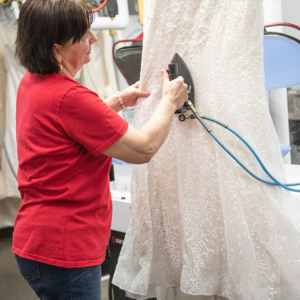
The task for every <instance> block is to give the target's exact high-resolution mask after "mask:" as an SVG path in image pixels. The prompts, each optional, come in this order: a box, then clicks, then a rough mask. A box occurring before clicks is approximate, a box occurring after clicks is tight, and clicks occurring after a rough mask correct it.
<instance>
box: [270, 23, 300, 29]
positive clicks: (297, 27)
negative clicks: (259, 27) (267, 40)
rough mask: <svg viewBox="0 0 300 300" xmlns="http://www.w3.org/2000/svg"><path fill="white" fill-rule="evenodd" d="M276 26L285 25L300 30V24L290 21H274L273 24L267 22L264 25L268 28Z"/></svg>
mask: <svg viewBox="0 0 300 300" xmlns="http://www.w3.org/2000/svg"><path fill="white" fill-rule="evenodd" d="M276 26H287V27H292V28H295V29H297V30H299V31H300V26H297V25H295V24H292V23H285V22H283V23H274V24H268V25H265V28H268V27H276Z"/></svg>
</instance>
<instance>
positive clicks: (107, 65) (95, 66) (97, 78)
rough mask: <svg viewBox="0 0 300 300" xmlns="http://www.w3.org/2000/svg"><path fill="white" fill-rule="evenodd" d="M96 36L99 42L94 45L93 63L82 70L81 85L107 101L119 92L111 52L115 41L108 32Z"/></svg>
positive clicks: (100, 32)
mask: <svg viewBox="0 0 300 300" xmlns="http://www.w3.org/2000/svg"><path fill="white" fill-rule="evenodd" d="M96 36H97V38H98V41H97V42H96V43H94V44H93V45H92V52H91V55H90V57H91V61H90V63H89V64H86V65H84V66H83V68H82V70H81V83H82V85H84V86H86V87H87V88H89V89H90V90H92V91H94V92H96V93H97V94H98V95H99V97H100V98H101V99H106V98H108V97H110V96H112V95H113V94H115V93H117V91H118V87H117V79H116V72H115V67H114V63H113V57H112V51H111V49H112V47H113V39H112V37H111V36H110V34H109V31H108V30H103V31H99V32H97V33H96Z"/></svg>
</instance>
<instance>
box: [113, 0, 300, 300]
mask: <svg viewBox="0 0 300 300" xmlns="http://www.w3.org/2000/svg"><path fill="white" fill-rule="evenodd" d="M144 4H145V12H144V18H145V19H144V35H145V37H144V49H143V59H142V69H141V87H142V88H143V89H147V90H149V91H150V93H151V95H150V97H149V98H147V99H145V100H142V99H141V100H140V101H139V103H138V105H137V107H136V110H135V114H136V115H135V124H136V127H137V128H140V127H141V126H143V124H145V122H146V121H147V120H148V119H149V118H150V116H151V115H152V113H153V111H154V110H155V108H156V107H157V105H158V103H159V102H160V100H161V95H162V77H161V74H160V70H161V69H162V68H164V69H166V68H167V66H168V63H170V61H171V59H172V57H173V55H174V54H175V52H177V53H178V54H179V55H180V56H181V57H182V58H183V59H184V61H185V62H186V64H187V66H188V67H189V69H190V71H191V74H192V77H193V80H194V84H195V93H196V108H197V109H198V111H199V112H200V114H205V115H207V116H211V117H214V118H216V119H218V120H220V121H223V122H224V123H228V124H229V125H230V126H231V127H232V128H233V129H235V130H236V131H237V132H238V133H240V134H241V135H242V136H243V137H245V138H246V140H247V141H248V142H249V143H250V144H251V145H252V146H253V147H254V149H255V151H257V152H258V154H259V156H260V157H261V158H262V160H263V162H264V163H265V164H266V166H267V168H268V169H269V170H270V171H271V173H273V174H274V176H275V177H276V178H277V179H278V180H280V181H283V182H285V173H284V165H283V160H282V158H281V153H280V146H279V142H278V138H277V135H276V133H275V130H274V126H273V123H272V120H271V118H270V115H269V111H268V103H267V101H266V97H265V90H264V70H263V46H262V42H263V8H262V0H201V1H200V0H186V1H182V0H163V1H162V0H145V1H144ZM209 125H210V127H211V129H212V130H213V131H214V132H215V134H216V135H217V136H218V137H219V138H220V139H221V141H222V142H223V143H224V144H225V145H226V146H227V147H228V148H229V149H230V150H232V151H233V152H234V154H235V155H236V156H237V157H238V158H239V159H240V160H241V161H242V162H243V163H244V164H245V165H246V166H247V167H248V168H250V169H251V170H252V171H253V172H254V173H255V174H257V175H259V176H260V177H263V178H265V179H266V176H265V175H264V173H263V171H262V170H261V168H260V166H259V165H258V163H257V162H256V161H255V159H254V158H253V156H252V154H251V153H250V151H249V150H248V149H247V148H246V147H245V146H244V145H243V144H242V143H241V142H240V141H239V140H237V139H236V137H235V136H233V135H232V134H231V133H230V132H228V131H226V130H225V129H224V128H222V127H219V126H217V125H215V124H211V123H210V124H209ZM299 278H300V211H299V209H298V208H297V206H296V205H295V203H294V200H293V198H292V196H291V195H290V193H289V192H287V191H286V190H284V189H281V188H278V187H272V186H268V185H266V184H262V183H260V182H258V181H256V180H255V179H253V178H252V177H250V175H248V174H247V173H246V172H245V171H244V170H243V169H242V168H241V167H240V166H239V165H237V164H236V163H235V161H233V159H232V158H231V157H230V156H229V155H228V154H227V153H226V152H225V151H224V150H223V149H222V148H221V147H220V146H219V145H218V144H217V143H216V142H215V141H214V140H213V139H212V138H211V136H210V135H209V134H208V133H207V132H206V131H205V129H204V128H203V127H202V126H201V125H200V123H199V122H198V121H196V120H188V121H185V122H179V120H178V115H177V116H174V119H173V122H172V127H171V130H170V134H169V137H168V139H167V140H166V142H165V144H164V145H163V146H162V147H161V149H160V150H159V152H158V153H157V155H156V156H155V157H154V158H153V159H152V160H151V162H150V163H149V164H145V165H141V166H135V167H134V168H133V177H132V214H131V220H130V224H129V229H128V231H127V234H126V238H125V242H124V245H123V248H122V252H121V255H120V258H119V262H118V266H117V268H116V273H115V276H114V279H113V284H115V285H117V286H119V287H120V288H122V289H124V290H126V291H127V293H128V295H130V296H133V297H135V298H140V299H144V298H150V297H159V298H166V296H165V295H168V292H166V291H167V290H168V288H172V287H175V288H177V289H178V288H179V289H180V290H181V292H182V293H184V294H187V295H206V296H212V295H219V296H223V297H226V298H227V299H229V300H283V299H288V300H298V299H299V298H300V286H299Z"/></svg>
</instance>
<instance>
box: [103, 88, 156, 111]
mask: <svg viewBox="0 0 300 300" xmlns="http://www.w3.org/2000/svg"><path fill="white" fill-rule="evenodd" d="M149 95H150V93H149V92H148V91H142V90H140V89H139V82H137V83H135V84H134V85H132V86H130V87H128V88H127V89H125V90H124V91H122V92H121V93H120V94H119V95H118V96H117V95H114V96H111V97H109V98H107V99H106V100H104V102H105V103H106V104H107V105H108V106H109V107H110V108H112V109H113V110H114V111H115V112H117V113H118V112H119V111H121V110H122V106H121V105H120V102H119V98H121V99H122V101H123V103H124V104H125V106H128V107H130V106H135V105H136V100H137V99H138V98H139V97H143V98H145V97H148V96H149Z"/></svg>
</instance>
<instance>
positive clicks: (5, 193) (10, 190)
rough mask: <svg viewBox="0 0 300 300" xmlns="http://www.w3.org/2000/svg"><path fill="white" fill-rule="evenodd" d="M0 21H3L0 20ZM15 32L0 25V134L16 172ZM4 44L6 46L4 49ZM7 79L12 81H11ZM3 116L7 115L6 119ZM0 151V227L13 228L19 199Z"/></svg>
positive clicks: (13, 28) (4, 25) (16, 79)
mask: <svg viewBox="0 0 300 300" xmlns="http://www.w3.org/2000/svg"><path fill="white" fill-rule="evenodd" d="M2 12H3V11H2ZM1 20H2V21H3V19H1ZM16 33H17V27H16V26H12V25H9V24H7V22H6V23H5V24H4V23H0V113H1V120H2V126H3V131H4V133H7V134H5V139H6V142H7V143H8V144H10V146H9V149H8V151H9V154H10V156H11V157H12V158H13V163H14V165H15V169H16V170H17V167H18V161H17V159H16V153H17V152H16V151H17V149H16V142H15V137H14V132H15V101H16V92H17V88H18V85H19V81H20V80H21V77H18V74H19V73H18V71H15V70H13V69H12V66H13V65H14V64H15V57H14V46H13V43H14V42H15V39H16ZM7 44H10V45H9V46H6V45H7ZM6 56H7V57H6ZM17 68H19V67H17ZM7 77H8V78H10V79H9V81H10V82H8V80H7ZM17 77H18V78H17ZM11 78H13V79H12V80H11ZM7 88H9V90H7ZM6 114H8V115H9V116H6ZM6 129H7V131H6ZM0 145H1V141H0ZM0 149H1V169H0V228H3V227H8V226H13V225H14V221H15V216H16V213H17V211H18V209H19V207H20V204H21V199H20V195H19V191H18V189H17V183H16V180H15V178H14V177H13V175H12V173H11V170H10V169H9V166H8V164H7V161H6V158H5V155H4V151H3V150H2V147H0ZM12 197H13V198H12Z"/></svg>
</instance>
